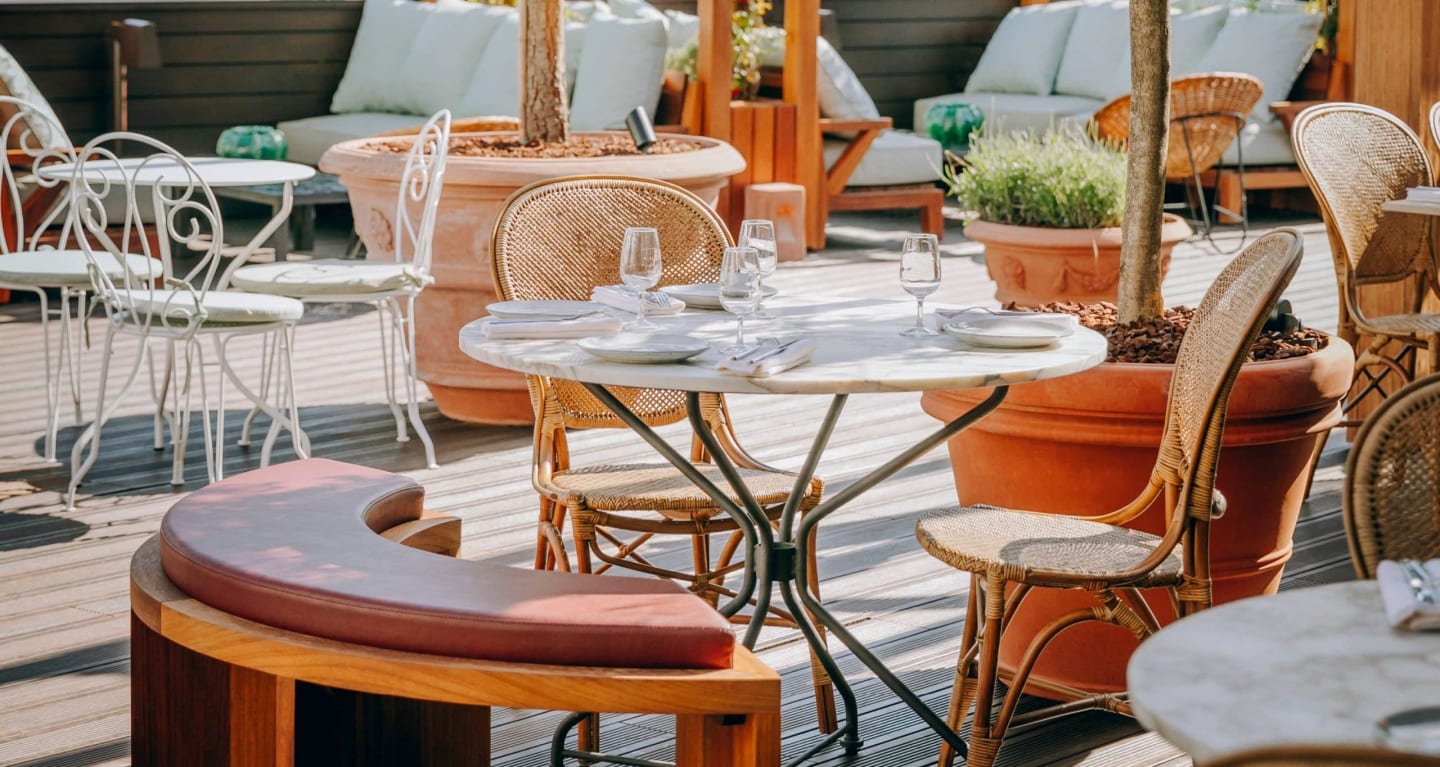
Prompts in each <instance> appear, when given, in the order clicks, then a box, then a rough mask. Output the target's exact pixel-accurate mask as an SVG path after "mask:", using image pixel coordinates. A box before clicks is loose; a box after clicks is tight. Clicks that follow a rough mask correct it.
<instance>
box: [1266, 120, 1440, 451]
mask: <svg viewBox="0 0 1440 767" xmlns="http://www.w3.org/2000/svg"><path fill="white" fill-rule="evenodd" d="M1291 138H1292V140H1293V141H1294V144H1295V155H1296V159H1297V160H1298V161H1299V163H1300V169H1301V170H1302V171H1303V172H1304V174H1305V178H1306V180H1307V181H1309V183H1310V190H1311V191H1312V192H1314V193H1315V199H1316V200H1318V201H1319V203H1320V214H1321V215H1322V216H1323V217H1324V218H1325V231H1326V233H1327V234H1328V235H1329V237H1330V249H1331V254H1332V256H1333V257H1334V259H1335V281H1336V283H1337V285H1338V287H1339V290H1340V327H1339V333H1340V337H1341V338H1343V339H1345V340H1346V341H1348V342H1350V343H1351V344H1352V345H1355V346H1356V348H1358V349H1361V352H1360V354H1359V355H1358V356H1357V357H1356V359H1355V381H1354V383H1353V384H1352V386H1351V388H1350V395H1349V397H1348V398H1347V399H1346V401H1345V403H1344V409H1345V411H1346V412H1347V413H1348V412H1349V411H1350V409H1351V408H1353V407H1354V406H1355V404H1356V403H1358V402H1360V401H1361V400H1363V399H1365V398H1366V397H1368V396H1369V395H1370V394H1371V393H1372V392H1373V393H1376V394H1378V395H1379V396H1380V397H1382V398H1383V397H1385V396H1386V392H1387V390H1388V391H1393V390H1395V389H1398V388H1400V386H1402V385H1404V384H1405V383H1408V382H1409V381H1411V380H1412V379H1413V378H1414V375H1415V355H1417V354H1419V353H1421V352H1422V351H1423V352H1424V353H1425V354H1426V355H1427V356H1428V358H1429V362H1430V368H1429V369H1430V370H1432V371H1433V370H1440V367H1437V365H1440V314H1430V313H1425V312H1422V311H1421V307H1422V305H1423V303H1424V301H1425V298H1426V296H1427V295H1429V294H1431V293H1432V292H1437V291H1436V287H1437V286H1436V282H1435V267H1434V262H1433V259H1432V254H1431V251H1430V248H1431V243H1430V228H1431V217H1430V216H1416V215H1404V214H1401V215H1385V214H1384V212H1383V211H1382V210H1381V207H1380V206H1381V205H1383V204H1384V203H1385V202H1386V201H1387V200H1394V199H1400V198H1403V197H1405V194H1406V189H1408V188H1410V187H1415V186H1429V185H1431V184H1433V183H1434V174H1433V173H1432V171H1431V169H1430V159H1429V157H1428V156H1427V155H1426V153H1425V148H1424V147H1423V146H1421V144H1420V139H1419V138H1418V137H1417V136H1416V135H1415V132H1414V131H1412V130H1411V129H1410V127H1409V126H1407V125H1406V124H1405V123H1403V122H1401V121H1400V120H1399V119H1398V118H1396V117H1395V116H1394V115H1391V114H1389V113H1388V112H1385V111H1383V110H1380V109H1376V108H1375V107H1370V106H1365V105H1363V104H1344V103H1340V104H1322V105H1318V106H1314V107H1311V108H1309V109H1306V110H1305V111H1304V112H1301V113H1300V115H1299V117H1297V118H1296V119H1295V125H1294V127H1293V128H1292V130H1291ZM1374 285H1393V286H1395V289H1397V290H1404V289H1412V290H1413V294H1414V295H1413V299H1412V300H1411V301H1410V303H1409V305H1408V306H1407V307H1405V310H1404V311H1403V312H1401V313H1396V314H1387V315H1383V316H1374V317H1372V316H1370V315H1368V314H1367V313H1366V312H1365V311H1364V309H1363V308H1362V307H1361V304H1360V290H1361V288H1363V287H1367V286H1374ZM1410 286H1413V288H1411V287H1410ZM1362 335H1363V336H1368V337H1369V340H1368V341H1367V342H1366V343H1365V344H1364V345H1363V347H1362V346H1361V345H1360V344H1358V343H1357V341H1358V340H1359V337H1360V336H1362ZM1392 344H1393V346H1392ZM1392 374H1393V375H1395V376H1396V377H1398V379H1399V381H1398V382H1396V381H1388V382H1387V381H1386V379H1387V378H1389V377H1390V376H1391V375H1392ZM1344 423H1345V425H1346V426H1358V425H1359V424H1360V423H1361V421H1360V420H1359V419H1353V418H1352V419H1348V420H1346V421H1345V422H1344Z"/></svg>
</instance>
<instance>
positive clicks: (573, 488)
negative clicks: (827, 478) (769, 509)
mask: <svg viewBox="0 0 1440 767" xmlns="http://www.w3.org/2000/svg"><path fill="white" fill-rule="evenodd" d="M698 468H699V469H700V471H701V473H703V474H704V475H705V477H706V478H707V479H709V480H710V481H711V482H714V483H715V485H716V486H717V487H720V488H723V489H724V490H725V491H726V495H727V496H729V497H730V498H731V499H734V500H735V501H736V502H737V503H738V502H739V499H738V498H737V497H736V496H735V493H734V492H733V491H732V490H731V488H730V483H729V482H727V481H725V477H724V475H722V474H721V473H720V469H718V468H717V467H715V466H711V465H700V466H699V467H698ZM740 474H741V476H743V477H744V478H745V484H746V485H747V486H748V487H749V488H750V491H751V492H752V493H754V494H755V500H757V501H759V502H760V504H761V505H764V506H771V505H775V504H780V503H784V502H785V499H786V498H789V497H790V490H791V488H793V487H794V486H795V476H794V475H792V474H786V473H783V472H777V471H754V470H751V469H741V470H740ZM551 480H552V483H553V484H554V485H555V486H556V487H557V488H560V489H561V490H565V491H567V492H571V493H575V494H577V495H582V496H584V498H585V505H586V506H588V507H590V508H592V509H597V510H600V511H626V510H632V511H633V510H640V509H645V510H651V511H657V512H659V513H660V514H663V515H664V516H666V517H669V518H671V519H697V518H698V519H703V518H706V517H711V516H714V515H715V514H717V513H720V510H719V509H717V508H716V507H715V502H714V501H713V500H711V498H710V496H708V495H706V494H705V493H704V491H702V490H701V489H700V488H698V487H696V486H695V485H694V484H693V483H691V482H690V480H688V479H686V478H685V476H684V475H682V474H681V473H680V472H679V470H677V469H676V468H675V467H674V466H671V465H670V464H668V463H631V464H614V465H608V466H587V467H585V468H581V469H570V470H569V471H562V472H556V473H555V475H554V476H553V477H552V478H551ZM820 488H821V484H820V481H819V480H812V481H811V483H810V489H809V492H808V493H806V502H804V503H802V504H801V507H802V508H805V509H808V508H811V507H813V506H814V505H815V503H816V502H818V500H819V497H820Z"/></svg>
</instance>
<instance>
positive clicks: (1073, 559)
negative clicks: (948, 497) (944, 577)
mask: <svg viewBox="0 0 1440 767" xmlns="http://www.w3.org/2000/svg"><path fill="white" fill-rule="evenodd" d="M915 536H916V537H917V538H919V539H920V545H921V546H922V547H924V549H925V550H926V551H928V552H929V553H930V554H931V556H934V557H935V558H936V559H939V560H940V561H942V562H944V563H946V564H948V565H950V566H952V567H955V568H957V569H960V570H965V571H967V572H972V573H986V572H991V571H993V570H1001V571H1003V572H1004V573H1005V577H1006V579H1007V580H1010V581H1013V582H1016V583H1029V584H1032V585H1036V586H1047V585H1053V586H1073V585H1075V584H1074V579H1075V578H1094V579H1095V580H1096V581H1103V582H1106V583H1115V582H1116V581H1115V573H1117V572H1120V571H1122V570H1128V569H1130V568H1132V567H1134V566H1135V565H1137V564H1139V563H1140V561H1141V560H1143V559H1144V558H1145V557H1146V556H1148V555H1149V554H1150V553H1151V552H1153V551H1155V549H1156V548H1157V547H1158V546H1159V545H1160V538H1159V537H1157V536H1154V535H1151V534H1149V533H1142V532H1140V531H1138V530H1130V529H1127V528H1124V527H1119V526H1116V525H1107V524H1103V523H1099V522H1091V521H1089V520H1086V519H1081V518H1079V517H1068V516H1064V515H1061V514H1040V513H1037V512H1032V511H1015V510H1013V509H1003V508H997V507H994V506H965V507H950V508H947V509H941V510H938V511H932V512H930V513H928V514H926V515H925V516H924V517H923V518H922V519H921V520H920V522H919V523H918V524H917V525H916V527H915ZM1047 575H1049V576H1050V577H1048V578H1047ZM1056 575H1059V576H1063V577H1061V578H1056V577H1055V576H1056ZM1180 576H1181V562H1180V554H1179V548H1178V547H1177V548H1176V550H1175V551H1172V552H1171V553H1170V556H1169V557H1167V558H1166V559H1165V561H1164V562H1163V563H1162V564H1161V565H1160V566H1159V567H1157V568H1155V569H1154V570H1152V571H1151V572H1149V573H1147V574H1146V575H1145V576H1144V577H1142V578H1141V579H1140V580H1138V581H1135V582H1133V583H1128V584H1126V585H1134V586H1173V585H1177V584H1179V583H1180ZM1067 579H1068V580H1067Z"/></svg>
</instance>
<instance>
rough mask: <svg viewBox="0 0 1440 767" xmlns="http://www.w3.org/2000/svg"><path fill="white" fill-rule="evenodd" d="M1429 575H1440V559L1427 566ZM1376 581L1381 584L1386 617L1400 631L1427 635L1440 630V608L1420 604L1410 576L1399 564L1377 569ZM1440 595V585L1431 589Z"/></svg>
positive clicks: (1384, 565)
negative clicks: (1428, 631)
mask: <svg viewBox="0 0 1440 767" xmlns="http://www.w3.org/2000/svg"><path fill="white" fill-rule="evenodd" d="M1425 569H1426V570H1427V571H1428V572H1429V573H1430V575H1431V576H1432V577H1433V576H1436V575H1440V559H1432V560H1430V561H1428V562H1426V563H1425ZM1375 581H1376V582H1377V583H1379V584H1380V598H1381V599H1383V600H1384V601H1385V617H1386V618H1387V619H1389V621H1390V625H1391V626H1394V627H1395V628H1397V629H1409V630H1411V631H1427V630H1431V629H1440V604H1427V603H1424V602H1421V601H1419V599H1418V598H1417V595H1416V593H1415V589H1413V588H1411V587H1410V575H1409V573H1407V572H1406V571H1405V568H1404V567H1402V566H1401V565H1400V563H1399V562H1391V561H1390V560H1388V559H1387V560H1385V561H1383V562H1381V563H1380V566H1379V567H1376V568H1375ZM1432 588H1433V589H1435V591H1436V592H1437V595H1440V581H1436V582H1435V583H1434V585H1433V586H1432Z"/></svg>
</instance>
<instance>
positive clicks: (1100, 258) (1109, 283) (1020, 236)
mask: <svg viewBox="0 0 1440 767" xmlns="http://www.w3.org/2000/svg"><path fill="white" fill-rule="evenodd" d="M1190 234H1191V231H1190V225H1189V224H1187V223H1185V220H1184V219H1182V218H1180V217H1179V216H1176V215H1174V214H1171V213H1167V214H1165V224H1164V226H1163V228H1162V229H1161V230H1160V243H1161V244H1160V275H1161V277H1162V278H1163V277H1164V275H1165V272H1166V271H1167V270H1169V268H1170V251H1171V250H1172V249H1173V248H1174V247H1175V245H1176V244H1177V243H1179V242H1182V241H1184V240H1185V238H1187V237H1189V236H1190ZM965 236H966V237H968V238H970V239H972V240H974V241H976V242H979V243H982V244H984V246H985V269H986V270H987V271H989V272H990V279H992V280H994V281H995V299H996V300H997V301H999V302H1000V303H1002V304H1009V303H1015V304H1019V305H1021V306H1039V305H1041V304H1046V303H1050V302H1051V301H1073V302H1075V303H1081V304H1093V303H1096V302H1098V301H1111V302H1114V301H1115V298H1116V294H1117V291H1118V289H1119V283H1120V228H1119V227H1113V228H1109V229H1048V228H1045V227H1038V226H1011V225H1009V224H992V223H990V222H989V221H971V222H970V223H969V224H967V225H966V226H965Z"/></svg>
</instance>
